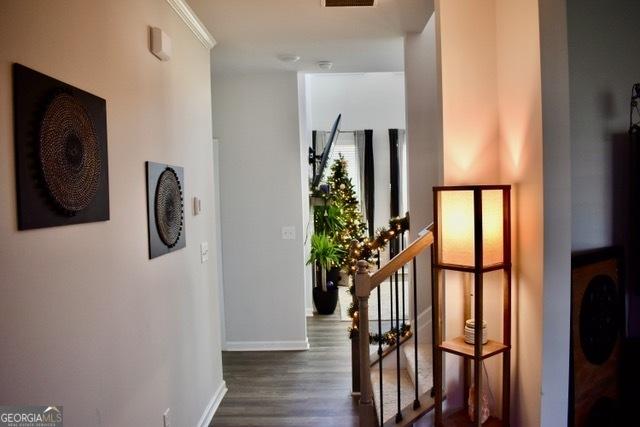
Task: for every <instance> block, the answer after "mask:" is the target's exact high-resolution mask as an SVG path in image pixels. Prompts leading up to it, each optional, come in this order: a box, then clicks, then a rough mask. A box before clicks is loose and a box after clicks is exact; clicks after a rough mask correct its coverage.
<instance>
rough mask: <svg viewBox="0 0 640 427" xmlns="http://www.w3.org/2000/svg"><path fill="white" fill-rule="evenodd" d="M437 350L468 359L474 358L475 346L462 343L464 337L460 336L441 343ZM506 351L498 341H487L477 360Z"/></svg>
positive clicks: (503, 345)
mask: <svg viewBox="0 0 640 427" xmlns="http://www.w3.org/2000/svg"><path fill="white" fill-rule="evenodd" d="M438 348H439V349H440V350H442V351H446V352H447V353H452V354H457V355H458V356H462V357H466V358H468V359H475V358H476V356H475V346H474V345H473V344H468V343H466V342H465V341H464V337H461V336H460V337H456V338H454V339H452V340H447V341H443V342H442V344H440V345H439V346H438ZM507 350H509V346H507V345H505V344H503V343H501V342H498V341H494V340H489V341H487V343H486V344H483V346H482V354H481V355H480V357H478V359H479V360H484V359H487V358H489V357H491V356H495V355H496V354H500V353H503V352H505V351H507Z"/></svg>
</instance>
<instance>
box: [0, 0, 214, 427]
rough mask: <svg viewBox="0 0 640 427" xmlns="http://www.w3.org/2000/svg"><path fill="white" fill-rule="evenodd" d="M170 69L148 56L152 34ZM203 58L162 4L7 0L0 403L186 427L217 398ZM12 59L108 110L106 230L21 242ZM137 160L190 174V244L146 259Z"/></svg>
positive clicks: (86, 418) (109, 421)
mask: <svg viewBox="0 0 640 427" xmlns="http://www.w3.org/2000/svg"><path fill="white" fill-rule="evenodd" d="M149 25H154V26H159V27H161V28H163V29H164V30H165V31H166V32H167V33H168V34H169V35H170V36H171V38H172V41H173V57H172V59H171V61H169V62H165V63H163V62H160V61H158V60H157V59H156V58H155V57H154V56H152V55H151V54H150V53H149V51H148V26H149ZM209 60H210V54H209V51H208V50H207V49H206V48H204V47H203V46H202V45H201V44H200V42H199V41H198V40H197V39H196V38H195V37H194V35H193V34H192V33H191V32H190V31H189V30H188V29H187V27H186V26H185V25H184V23H183V22H182V21H181V20H180V18H178V16H177V15H176V14H175V13H174V12H173V10H172V9H171V7H170V6H169V5H168V4H167V3H166V2H164V1H159V0H140V1H136V2H130V1H125V0H112V1H109V2H86V1H82V0H69V1H66V2H50V1H28V2H25V1H16V2H14V1H5V2H1V3H0V87H2V88H3V90H1V91H0V123H2V126H0V171H2V172H0V236H1V237H2V238H1V239H0V271H2V275H1V279H0V286H1V288H2V295H3V297H2V298H0V342H2V345H1V346H0V361H1V363H0V377H1V378H2V381H1V382H0V401H2V403H3V404H4V405H11V404H58V405H63V406H64V415H65V425H68V426H71V427H74V426H114V427H115V426H118V427H120V426H121V427H125V426H132V425H138V426H143V425H161V423H162V413H163V412H164V410H165V409H166V408H171V413H172V418H173V420H174V424H175V425H185V426H186V425H188V426H195V425H197V424H198V422H199V420H200V417H201V416H202V414H203V413H204V412H205V409H206V407H207V405H208V404H209V403H210V401H211V399H212V398H213V397H214V395H215V394H216V392H217V391H222V388H221V387H223V385H224V383H223V381H222V366H221V358H220V343H219V320H218V311H219V308H218V300H217V292H218V291H217V283H216V278H217V274H216V269H215V263H214V262H212V261H211V260H210V261H209V262H208V263H204V264H201V263H200V254H199V251H200V249H199V244H200V242H201V241H205V240H206V241H209V242H210V243H211V244H212V243H213V242H214V241H215V230H214V222H215V217H214V200H213V195H212V191H211V190H212V182H213V172H212V161H213V158H212V146H211V137H212V133H211V97H210V92H209V86H210V70H209ZM12 62H19V63H22V64H24V65H27V66H29V67H32V68H35V69H37V70H39V71H41V72H43V73H45V74H48V75H50V76H52V77H55V78H57V79H60V80H63V81H65V82H67V83H70V84H73V85H75V86H77V87H79V88H82V89H84V90H87V91H89V92H91V93H94V94H96V95H98V96H100V97H103V98H105V99H106V101H107V132H108V148H109V178H110V179H109V187H110V191H109V193H110V194H109V195H110V211H111V219H110V220H109V221H106V222H98V223H90V224H80V225H71V226H65V227H55V228H45V229H39V230H30V231H20V232H19V231H18V230H17V218H16V193H15V179H14V174H15V171H14V149H13V121H12V115H13V112H12V101H11V99H12V95H11V67H10V64H11V63H12ZM146 160H153V161H158V162H166V163H170V164H176V165H180V166H183V167H184V170H185V198H186V201H188V200H190V198H191V197H192V196H194V195H198V197H201V198H202V204H203V213H202V215H200V216H198V217H193V216H192V215H191V214H190V212H189V211H187V215H186V218H185V220H186V230H187V247H186V248H185V249H184V250H180V251H177V252H175V253H172V254H169V255H166V256H162V257H160V258H156V259H153V260H149V259H148V249H147V206H146V183H145V165H144V162H145V161H146Z"/></svg>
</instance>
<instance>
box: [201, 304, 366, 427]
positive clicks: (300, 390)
mask: <svg viewBox="0 0 640 427" xmlns="http://www.w3.org/2000/svg"><path fill="white" fill-rule="evenodd" d="M348 326H349V322H341V321H339V320H338V319H337V317H333V316H332V317H323V316H318V317H313V318H307V330H308V336H309V344H310V346H311V348H310V349H309V350H308V351H295V352H281V351H278V352H224V353H223V354H222V361H223V366H224V378H225V381H226V382H227V387H228V388H229V391H228V392H227V395H226V396H225V398H224V399H223V400H222V403H221V404H220V407H219V408H218V410H217V412H216V415H215V416H214V418H213V420H212V421H211V425H210V427H211V426H215V427H239V426H242V427H251V426H260V427H284V426H296V427H311V426H313V427H316V426H317V427H321V426H322V427H328V426H336V427H338V426H339V427H352V426H357V423H358V418H357V404H356V400H355V399H353V398H352V397H351V362H350V360H351V359H350V357H351V353H350V342H349V340H348V339H347V327H348Z"/></svg>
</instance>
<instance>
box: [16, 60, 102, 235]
mask: <svg viewBox="0 0 640 427" xmlns="http://www.w3.org/2000/svg"><path fill="white" fill-rule="evenodd" d="M13 111H14V127H15V161H16V189H17V191H16V193H17V199H18V200H17V202H18V203H17V204H18V229H19V230H27V229H33V228H42V227H55V226H59V225H68V224H79V223H85V222H95V221H106V220H108V219H109V167H108V158H107V114H106V101H105V100H104V99H102V98H99V97H97V96H95V95H92V94H90V93H88V92H85V91H83V90H80V89H78V88H76V87H74V86H71V85H69V84H66V83H63V82H61V81H59V80H56V79H53V78H51V77H48V76H46V75H44V74H42V73H39V72H37V71H35V70H32V69H30V68H27V67H25V66H23V65H20V64H13Z"/></svg>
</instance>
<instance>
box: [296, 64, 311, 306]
mask: <svg viewBox="0 0 640 427" xmlns="http://www.w3.org/2000/svg"><path fill="white" fill-rule="evenodd" d="M308 78H309V75H308V74H305V73H298V117H299V120H300V124H299V128H300V136H299V138H300V165H301V167H300V189H301V190H302V198H301V199H300V200H301V203H302V233H301V238H302V239H303V242H304V247H303V249H302V250H303V256H304V258H305V260H306V259H308V257H309V254H310V253H311V234H312V233H313V219H312V218H311V217H310V215H312V212H313V211H312V208H311V207H310V206H309V195H310V194H309V176H310V175H309V173H310V172H309V166H308V165H309V147H311V146H312V141H313V134H312V133H311V128H310V127H309V126H310V123H311V111H310V107H309V98H308V97H307V85H308V82H307V80H308ZM304 305H305V312H306V315H307V316H313V311H314V307H313V265H312V264H308V265H305V268H304Z"/></svg>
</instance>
